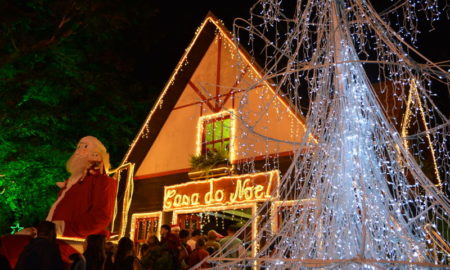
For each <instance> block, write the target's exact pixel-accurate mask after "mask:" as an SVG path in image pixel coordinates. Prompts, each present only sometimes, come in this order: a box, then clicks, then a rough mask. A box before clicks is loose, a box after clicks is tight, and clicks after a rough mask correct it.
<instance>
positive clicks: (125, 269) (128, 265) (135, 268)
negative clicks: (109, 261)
mask: <svg viewBox="0 0 450 270" xmlns="http://www.w3.org/2000/svg"><path fill="white" fill-rule="evenodd" d="M139 265H140V264H139V260H138V259H137V258H136V256H135V252H134V244H133V241H131V239H130V238H128V237H122V238H121V239H120V240H119V245H118V246H117V253H116V257H115V258H114V269H115V270H139Z"/></svg>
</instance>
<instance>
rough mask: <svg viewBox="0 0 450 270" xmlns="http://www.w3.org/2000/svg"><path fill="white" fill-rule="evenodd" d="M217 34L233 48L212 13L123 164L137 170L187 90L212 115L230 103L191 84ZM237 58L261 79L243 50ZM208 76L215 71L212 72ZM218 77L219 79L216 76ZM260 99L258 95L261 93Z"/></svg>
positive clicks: (189, 47)
mask: <svg viewBox="0 0 450 270" xmlns="http://www.w3.org/2000/svg"><path fill="white" fill-rule="evenodd" d="M217 34H220V36H221V37H223V39H224V42H227V44H231V45H232V46H234V42H233V41H232V39H231V34H230V32H229V31H228V30H227V29H226V28H225V27H224V26H223V25H222V23H221V22H220V21H219V20H217V19H216V18H215V17H214V16H213V15H212V14H211V13H209V14H208V15H207V17H206V18H205V20H204V21H203V22H202V24H201V26H200V27H199V29H198V30H197V32H196V35H195V36H194V38H193V40H192V41H191V43H190V45H189V46H188V48H187V49H186V51H185V53H184V55H183V56H182V58H181V60H180V62H179V63H178V65H177V66H176V68H175V70H174V72H173V73H172V75H171V77H170V79H169V81H168V82H167V84H166V85H165V87H164V89H163V91H162V93H161V95H160V96H159V98H158V100H157V102H156V103H155V105H154V106H153V108H152V110H151V111H150V113H149V115H148V116H147V119H146V120H145V122H144V124H143V126H142V128H141V130H140V131H139V133H138V135H137V136H136V138H135V139H134V141H133V143H132V144H131V146H130V148H129V150H128V152H127V153H126V155H125V157H124V160H123V163H125V162H134V163H135V164H136V168H139V166H140V164H141V163H142V161H143V160H144V158H145V156H146V155H147V154H148V152H149V150H150V148H151V147H152V144H153V143H154V142H155V140H156V138H157V137H158V134H159V133H160V131H161V129H162V128H163V126H164V123H165V122H166V121H167V119H168V117H169V115H170V114H171V112H172V110H173V109H174V108H175V106H176V104H177V102H179V101H180V99H182V98H183V95H186V94H183V92H184V91H186V89H190V90H189V91H191V92H192V91H193V92H196V94H197V95H199V96H201V97H202V95H204V96H203V97H202V99H203V101H204V102H203V104H202V105H204V106H206V107H208V108H207V109H208V110H209V111H210V112H211V113H215V112H218V111H220V109H221V105H222V106H223V105H225V103H226V102H230V99H229V97H230V95H228V96H227V93H226V90H223V89H222V90H219V89H217V91H224V92H223V93H216V94H217V95H216V96H221V99H220V100H219V99H212V98H211V97H210V96H207V95H208V94H209V92H208V91H205V89H204V88H205V86H199V85H195V84H194V83H192V80H191V78H192V76H193V75H194V72H195V71H196V69H197V68H198V66H199V65H200V63H201V61H203V57H204V56H205V54H206V53H207V51H208V49H210V47H211V43H212V42H213V41H214V40H216V41H217V40H219V42H220V40H221V39H217ZM219 48H220V46H219ZM234 49H235V47H234ZM217 53H218V54H220V51H219V52H216V54H217ZM239 54H240V57H242V59H243V60H244V62H245V64H246V67H245V68H246V69H248V70H251V73H252V74H256V76H258V77H259V78H262V72H261V68H260V67H258V66H257V65H256V64H254V63H251V61H250V57H249V55H248V53H247V52H246V51H245V50H244V49H243V48H239ZM206 71H207V70H206ZM207 72H215V71H214V70H211V71H207ZM217 76H218V77H219V74H218V75H217ZM197 81H198V80H197ZM227 84H229V85H232V84H231V83H230V82H228V83H227ZM263 84H264V86H265V87H266V88H267V89H270V91H272V94H275V95H277V97H278V98H279V100H280V101H281V102H282V103H284V105H285V106H286V108H287V109H288V110H289V112H290V114H292V115H293V116H295V118H296V119H297V120H298V121H299V122H301V124H302V125H303V127H304V120H303V118H302V117H301V116H300V114H299V113H298V112H297V111H296V110H295V109H294V107H293V106H290V104H289V102H287V101H286V100H285V99H284V98H282V97H281V96H279V95H278V94H276V91H275V90H274V89H273V88H272V87H271V86H270V84H269V83H267V82H265V81H264V82H263ZM210 86H211V87H212V88H214V87H215V86H214V85H210ZM206 87H207V86H206ZM199 88H200V89H199ZM212 91H214V89H212ZM259 95H261V93H260V94H259Z"/></svg>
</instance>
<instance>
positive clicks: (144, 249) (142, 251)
mask: <svg viewBox="0 0 450 270" xmlns="http://www.w3.org/2000/svg"><path fill="white" fill-rule="evenodd" d="M149 249H150V246H149V245H148V244H146V243H144V244H142V246H141V249H140V251H139V255H140V256H141V258H142V257H143V256H145V255H146V254H147V252H148V250H149Z"/></svg>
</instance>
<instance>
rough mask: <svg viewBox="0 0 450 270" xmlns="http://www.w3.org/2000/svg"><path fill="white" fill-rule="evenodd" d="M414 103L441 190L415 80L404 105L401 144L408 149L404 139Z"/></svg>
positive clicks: (431, 143) (431, 144) (412, 81)
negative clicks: (417, 109)
mask: <svg viewBox="0 0 450 270" xmlns="http://www.w3.org/2000/svg"><path fill="white" fill-rule="evenodd" d="M414 102H417V107H418V108H419V111H420V117H421V119H422V123H423V126H424V128H425V136H426V138H427V141H428V146H429V147H430V152H431V158H432V160H433V167H434V174H435V175H436V179H437V181H438V186H439V187H440V188H442V180H441V176H440V175H439V170H438V165H437V161H436V154H435V152H434V147H433V142H432V141H431V137H430V133H429V130H428V125H427V122H426V118H425V112H424V110H423V107H422V102H421V101H420V97H419V92H418V91H417V83H416V80H415V79H412V80H411V84H410V91H409V95H408V101H407V103H406V112H405V115H404V117H403V121H402V130H401V135H402V138H403V144H404V146H405V148H406V149H408V148H409V147H408V141H407V139H406V137H407V136H408V128H409V127H410V124H411V123H410V122H411V105H412V104H413V103H414Z"/></svg>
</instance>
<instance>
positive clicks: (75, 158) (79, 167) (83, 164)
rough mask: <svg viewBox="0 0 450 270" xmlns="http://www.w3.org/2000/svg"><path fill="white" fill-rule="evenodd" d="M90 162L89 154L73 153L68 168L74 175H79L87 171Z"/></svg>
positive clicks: (67, 164)
mask: <svg viewBox="0 0 450 270" xmlns="http://www.w3.org/2000/svg"><path fill="white" fill-rule="evenodd" d="M89 164H90V163H89V160H88V156H80V155H75V154H73V155H72V156H71V157H70V158H69V160H68V161H67V163H66V168H67V171H68V172H69V173H70V175H71V176H72V177H73V176H75V177H78V176H82V175H84V174H85V173H86V171H87V169H88V167H89Z"/></svg>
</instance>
